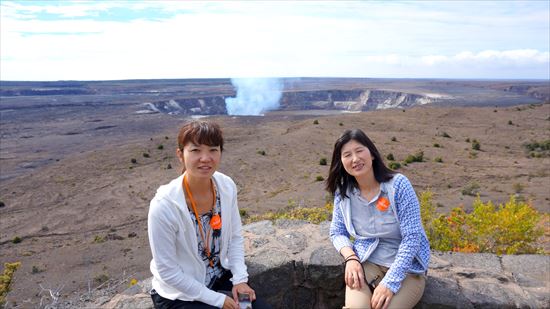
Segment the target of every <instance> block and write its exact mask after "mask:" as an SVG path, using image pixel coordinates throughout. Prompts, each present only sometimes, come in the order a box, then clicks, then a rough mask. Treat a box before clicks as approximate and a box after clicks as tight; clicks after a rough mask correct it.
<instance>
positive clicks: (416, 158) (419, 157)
mask: <svg viewBox="0 0 550 309" xmlns="http://www.w3.org/2000/svg"><path fill="white" fill-rule="evenodd" d="M422 161H424V152H423V151H419V152H417V153H416V154H414V155H408V156H407V157H406V158H405V163H407V164H410V163H413V162H422Z"/></svg>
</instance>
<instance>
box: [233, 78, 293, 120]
mask: <svg viewBox="0 0 550 309" xmlns="http://www.w3.org/2000/svg"><path fill="white" fill-rule="evenodd" d="M231 83H232V84H233V86H234V87H235V88H236V89H237V97H235V98H226V99H225V108H226V109H227V114H229V115H262V113H264V112H267V111H270V110H274V109H277V108H279V100H280V99H281V96H282V90H283V83H282V81H281V80H279V79H278V78H232V79H231Z"/></svg>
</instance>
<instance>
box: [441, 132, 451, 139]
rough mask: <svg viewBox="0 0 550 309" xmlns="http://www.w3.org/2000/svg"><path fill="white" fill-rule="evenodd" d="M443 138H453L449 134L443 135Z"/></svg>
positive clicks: (444, 133)
mask: <svg viewBox="0 0 550 309" xmlns="http://www.w3.org/2000/svg"><path fill="white" fill-rule="evenodd" d="M441 136H443V137H445V138H451V136H450V135H449V134H448V133H447V132H443V133H441Z"/></svg>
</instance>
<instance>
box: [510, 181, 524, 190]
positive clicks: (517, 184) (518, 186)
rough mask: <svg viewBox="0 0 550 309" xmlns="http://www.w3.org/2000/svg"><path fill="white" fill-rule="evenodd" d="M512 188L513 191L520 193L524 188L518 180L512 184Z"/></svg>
mask: <svg viewBox="0 0 550 309" xmlns="http://www.w3.org/2000/svg"><path fill="white" fill-rule="evenodd" d="M512 188H513V189H514V193H521V192H522V191H523V189H524V187H523V185H522V184H521V183H519V182H517V183H515V184H513V185H512Z"/></svg>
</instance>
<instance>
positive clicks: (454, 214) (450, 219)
mask: <svg viewBox="0 0 550 309" xmlns="http://www.w3.org/2000/svg"><path fill="white" fill-rule="evenodd" d="M472 208H473V210H472V212H470V213H467V212H466V211H464V209H463V208H461V207H457V208H454V209H452V210H451V211H450V213H449V214H441V215H439V214H437V213H436V212H435V207H434V205H433V202H432V194H431V192H422V193H421V194H420V211H421V215H422V224H423V225H424V229H425V230H426V234H427V236H428V239H429V240H430V246H431V247H432V248H433V249H435V250H440V251H456V252H490V253H496V254H524V253H539V252H540V251H541V249H540V248H537V247H536V244H535V243H536V241H537V239H538V238H539V237H540V236H542V235H543V229H542V228H541V227H540V223H541V222H542V220H544V216H543V215H542V214H540V213H539V212H537V211H536V210H535V209H534V208H533V207H532V206H531V205H529V204H527V203H525V202H521V201H517V200H516V199H515V197H514V196H511V197H510V200H509V201H508V202H507V203H506V204H504V205H499V206H498V207H495V206H494V205H493V204H492V202H491V201H488V202H487V203H483V202H482V201H481V200H480V198H479V197H478V198H476V199H475V200H474V202H473V205H472Z"/></svg>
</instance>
